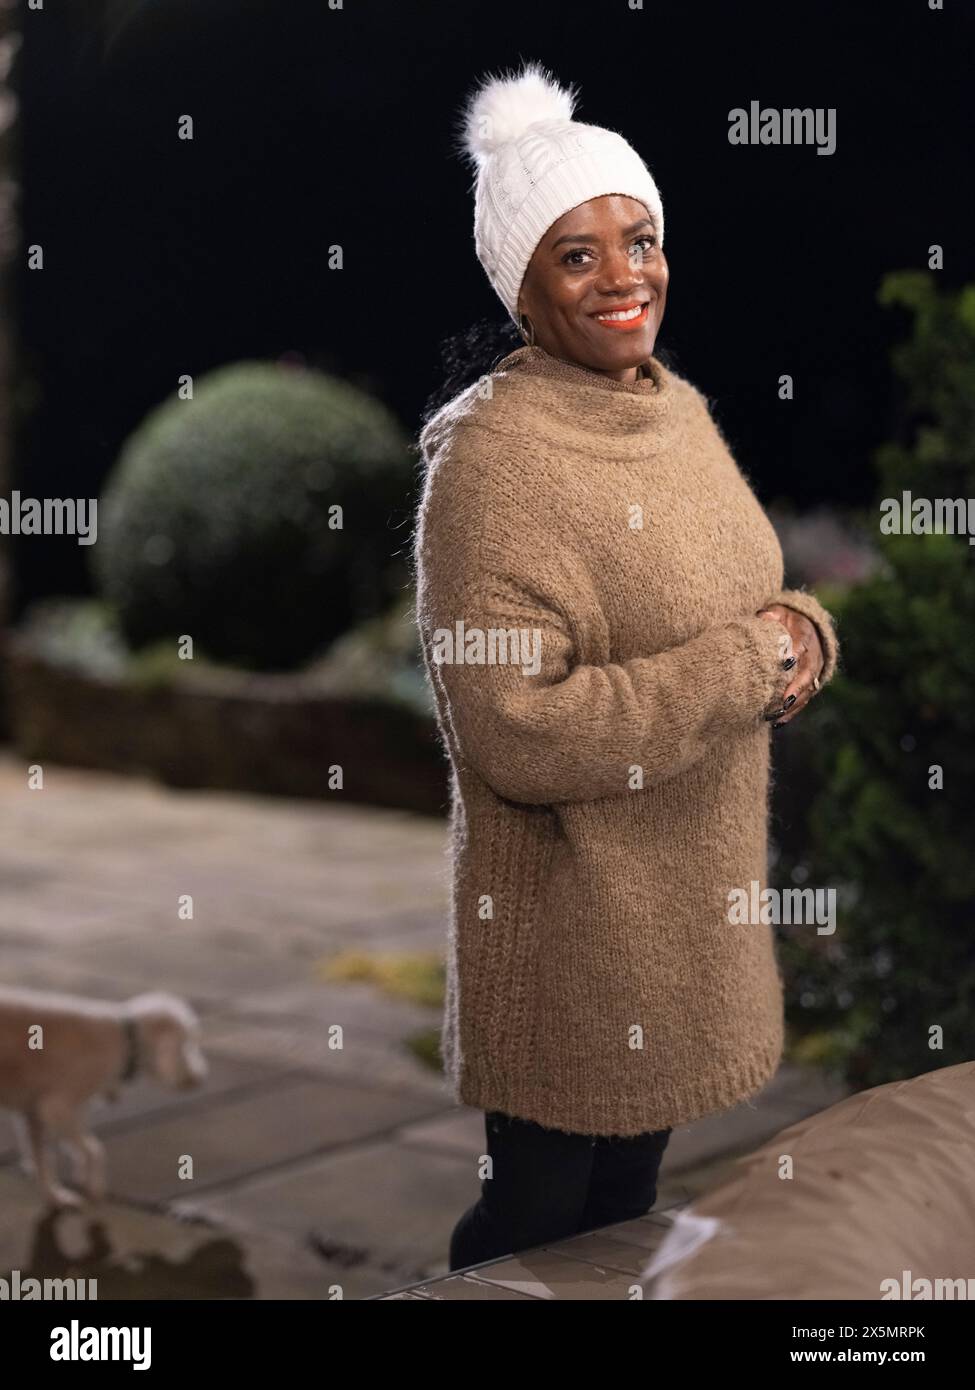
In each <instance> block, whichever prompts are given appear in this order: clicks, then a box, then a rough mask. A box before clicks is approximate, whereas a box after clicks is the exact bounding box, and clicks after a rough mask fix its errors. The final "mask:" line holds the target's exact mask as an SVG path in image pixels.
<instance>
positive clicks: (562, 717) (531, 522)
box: [417, 483, 788, 804]
mask: <svg viewBox="0 0 975 1390" xmlns="http://www.w3.org/2000/svg"><path fill="white" fill-rule="evenodd" d="M497 486H498V485H497V484H496V483H492V485H491V486H490V487H489V488H488V489H487V491H486V492H484V491H482V494H481V496H480V497H479V498H478V499H477V503H476V505H474V506H473V507H468V508H466V509H464V510H462V511H458V510H457V506H456V501H457V495H458V494H459V493H460V492H462V491H463V488H462V487H455V488H451V489H441V490H440V491H439V495H438V490H437V489H436V488H434V489H433V490H431V489H430V487H429V486H428V488H427V494H426V496H425V499H424V504H423V506H422V508H421V517H420V526H419V530H418V550H417V559H418V565H417V618H418V626H419V629H420V637H421V641H422V646H423V653H424V660H425V664H426V668H427V671H428V674H429V676H430V679H431V682H432V684H433V685H434V688H435V691H436V694H437V699H438V706H439V708H440V710H441V713H442V717H443V721H444V723H445V725H446V732H447V737H448V738H449V740H450V741H451V743H452V745H453V748H454V750H455V752H456V753H457V755H459V757H460V759H461V761H462V762H463V763H465V764H467V765H468V766H470V767H471V768H473V769H474V770H475V771H476V772H477V774H478V775H479V776H480V777H481V779H482V780H483V781H484V782H486V783H487V784H488V785H489V786H490V787H492V788H493V789H494V791H495V792H496V793H497V794H498V795H499V796H501V797H504V798H505V799H507V800H510V801H516V802H524V803H529V804H552V803H556V802H572V801H589V800H595V799H597V798H599V797H605V796H615V795H623V794H628V793H629V790H630V788H631V787H632V785H633V781H632V778H633V769H634V768H635V767H638V768H640V769H641V771H642V778H643V784H644V785H649V784H650V783H652V782H659V781H662V780H664V779H666V778H669V777H672V776H675V775H677V774H678V773H681V772H683V771H684V770H685V769H687V768H689V767H691V766H693V765H694V764H695V763H696V762H698V760H699V759H701V758H703V757H704V756H705V754H706V753H707V752H708V750H709V748H710V747H711V746H712V745H713V744H714V743H716V742H717V741H718V740H723V739H728V738H731V737H735V736H740V735H741V734H742V733H743V732H745V731H746V730H755V729H758V728H759V727H760V725H761V721H762V718H763V714H764V711H765V709H766V708H767V706H768V705H769V704H770V703H771V701H772V699H773V698H774V697H775V696H776V695H777V694H781V693H782V691H783V690H784V689H785V686H786V685H787V683H788V673H787V672H785V671H783V670H782V664H781V663H782V656H783V643H786V644H787V642H788V639H787V636H786V634H785V632H784V629H783V628H782V627H781V626H780V625H779V624H777V623H770V622H769V621H768V620H767V619H763V618H759V617H756V616H755V615H754V614H742V615H741V616H740V617H736V618H733V619H731V620H729V621H726V622H722V623H719V624H717V625H716V626H713V627H711V628H710V629H708V630H706V631H703V632H701V633H700V634H699V635H697V636H696V637H694V638H692V639H691V640H690V641H688V642H686V643H683V644H682V645H680V646H675V647H671V648H669V649H666V650H662V651H659V652H657V653H655V654H653V655H649V656H645V657H644V656H641V657H636V658H633V659H631V660H628V661H623V662H618V663H615V662H609V663H606V664H599V665H591V664H585V663H582V662H580V660H579V657H578V654H577V648H578V646H579V637H580V634H581V633H583V632H584V631H585V630H586V625H587V623H588V624H592V623H593V622H598V620H599V614H598V605H595V616H594V603H593V595H592V592H591V580H590V579H589V576H588V574H587V572H586V570H585V567H584V566H579V565H577V564H573V563H572V562H571V559H570V560H566V559H565V557H564V555H562V554H561V553H560V549H559V546H558V544H557V543H555V542H554V541H553V539H552V538H551V537H550V536H546V534H545V528H544V524H543V523H540V521H539V513H538V509H537V508H536V509H534V510H533V511H532V513H531V514H530V515H525V514H519V515H517V516H515V515H514V514H512V513H511V512H510V511H506V513H505V514H504V516H503V517H500V518H499V517H498V516H497V515H496V510H495V508H494V506H493V503H492V495H493V493H494V491H495V490H496V487H497ZM448 499H449V500H448ZM551 510H552V508H551V506H550V507H549V511H551ZM501 523H503V524H501ZM492 633H493V634H494V637H493V638H492V637H491V634H492ZM499 633H500V634H501V638H500V639H499V638H498V634H499ZM479 643H480V644H481V645H480V646H479ZM468 644H470V645H468ZM502 648H503V649H504V657H505V659H503V660H499V659H492V652H493V654H494V658H497V656H498V655H499V654H500V653H501V651H502ZM512 657H513V658H514V659H512Z"/></svg>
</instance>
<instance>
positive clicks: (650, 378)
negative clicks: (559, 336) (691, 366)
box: [497, 346, 667, 396]
mask: <svg viewBox="0 0 975 1390" xmlns="http://www.w3.org/2000/svg"><path fill="white" fill-rule="evenodd" d="M516 365H517V366H518V367H519V368H520V369H522V370H524V371H527V372H529V373H532V374H535V375H541V376H549V377H553V378H555V379H561V380H562V381H565V382H568V383H573V382H574V383H575V384H576V385H577V386H581V387H591V388H594V389H596V390H604V391H616V392H618V393H623V394H627V395H636V396H648V395H660V394H661V393H663V392H665V391H666V389H667V382H666V379H665V378H666V369H665V367H664V366H663V363H661V362H658V361H657V359H656V358H655V357H650V358H648V359H647V361H646V362H643V363H641V364H640V367H639V368H638V371H639V373H640V375H638V377H637V379H636V381H617V380H616V378H615V377H611V376H607V375H606V374H605V372H597V371H593V369H592V368H591V367H584V366H583V365H582V364H581V363H579V362H569V361H566V359H565V358H562V357H553V356H552V354H551V353H549V352H546V351H545V350H544V348H540V347H537V346H535V347H521V348H516V349H515V351H514V352H511V353H509V354H508V356H507V357H505V358H504V359H503V360H502V361H501V362H499V363H498V366H497V370H498V371H507V370H508V369H509V368H510V367H513V366H516Z"/></svg>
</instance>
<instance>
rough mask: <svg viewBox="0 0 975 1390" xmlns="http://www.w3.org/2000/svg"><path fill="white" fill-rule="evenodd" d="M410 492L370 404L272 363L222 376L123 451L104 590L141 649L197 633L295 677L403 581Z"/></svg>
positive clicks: (375, 406)
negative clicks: (294, 671)
mask: <svg viewBox="0 0 975 1390" xmlns="http://www.w3.org/2000/svg"><path fill="white" fill-rule="evenodd" d="M410 480H411V466H410V460H409V453H408V448H407V443H406V440H405V437H404V435H403V433H402V431H401V430H400V427H399V426H398V424H397V422H396V421H395V419H394V418H393V416H392V415H391V414H390V413H389V412H388V411H387V410H386V408H385V407H384V406H383V405H381V404H380V403H379V402H378V401H376V400H373V399H372V398H370V397H369V396H367V395H366V394H365V393H363V392H362V391H360V390H358V389H356V388H355V387H353V386H350V385H348V384H346V383H344V382H341V381H338V380H335V379H333V378H330V377H327V376H325V375H323V374H322V373H319V372H316V371H311V370H305V369H302V368H295V367H291V366H284V365H278V364H275V363H261V362H247V363H239V364H235V365H232V366H227V367H223V368H220V369H219V370H217V371H215V372H212V373H211V374H209V375H208V376H207V377H205V378H204V379H203V380H202V381H201V382H199V383H197V386H196V391H195V396H194V399H192V400H182V399H179V398H176V397H172V398H170V399H169V400H167V401H166V402H164V403H163V404H162V405H161V406H159V407H157V408H156V409H155V410H153V411H152V412H150V414H149V415H148V416H147V417H146V419H145V421H144V422H143V423H142V424H141V425H140V426H139V428H138V429H137V430H136V431H135V432H134V434H133V435H132V436H131V437H130V439H129V440H128V441H127V443H126V444H125V446H124V448H123V450H122V453H121V455H120V457H119V459H118V462H117V464H116V467H115V469H114V471H113V473H112V475H111V477H110V479H109V482H108V485H107V488H106V490H105V493H104V496H103V498H102V504H101V507H100V509H99V510H100V518H99V520H100V522H101V525H100V528H99V537H98V544H97V545H96V546H94V547H93V556H92V559H93V565H94V571H95V580H96V584H97V585H98V588H99V590H100V592H101V594H102V595H103V596H104V598H105V599H106V600H107V601H108V602H110V603H111V604H113V605H114V607H115V608H116V609H117V612H118V614H119V620H120V624H121V628H122V631H123V633H124V635H125V638H126V639H127V641H128V642H129V643H130V645H131V646H132V647H134V648H139V647H142V646H144V645H146V644H148V643H151V642H154V641H158V640H160V639H163V638H175V637H178V636H180V635H182V634H184V633H185V634H189V635H190V636H192V637H193V639H194V643H195V644H198V646H199V648H200V649H201V650H202V651H203V652H205V653H206V654H208V655H209V656H211V657H213V658H214V659H216V660H222V661H228V662H234V663H236V664H238V665H241V666H246V667H252V668H254V669H263V670H274V669H288V668H292V667H294V666H297V665H299V664H300V663H301V662H302V661H303V660H305V659H307V658H308V657H310V656H312V655H314V654H316V653H318V652H320V651H321V650H323V649H324V648H325V647H327V645H328V644H329V643H330V642H331V641H333V640H334V638H336V637H337V636H338V635H339V634H340V633H342V632H344V631H345V630H346V629H347V628H348V627H349V626H351V625H352V624H353V623H354V622H356V621H358V620H359V619H361V618H364V617H368V616H371V615H372V614H374V613H376V612H377V611H379V610H380V609H381V608H383V607H384V606H385V605H386V603H387V602H388V601H389V600H390V598H391V597H392V595H393V594H394V592H395V591H396V589H397V588H398V587H399V585H400V584H401V582H402V576H403V566H402V564H401V562H399V561H397V560H396V559H395V558H393V555H394V551H395V550H396V549H398V548H401V544H400V540H399V533H398V532H397V531H395V530H394V529H392V528H393V526H394V525H395V524H396V518H395V517H394V515H393V514H394V512H396V511H397V509H402V512H403V514H404V515H405V514H406V512H407V508H408V500H409V499H408V493H409V488H410ZM333 508H341V509H342V511H341V521H342V525H341V529H338V528H337V526H336V524H335V521H336V517H337V516H338V515H339V513H337V512H333V511H332V509H333Z"/></svg>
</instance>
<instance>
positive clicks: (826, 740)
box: [777, 271, 975, 1087]
mask: <svg viewBox="0 0 975 1390" xmlns="http://www.w3.org/2000/svg"><path fill="white" fill-rule="evenodd" d="M879 298H880V302H881V303H882V304H885V305H887V306H891V307H899V308H900V309H902V310H906V311H908V313H909V314H910V316H911V319H912V324H913V331H912V332H911V334H910V336H909V337H908V338H907V339H906V340H905V341H904V342H902V343H901V344H900V345H899V346H898V347H897V349H896V350H895V352H894V355H893V364H894V369H895V372H896V374H897V377H898V378H899V380H900V382H901V383H902V385H903V415H904V421H905V425H907V424H908V423H910V426H911V428H910V430H909V431H907V430H906V431H905V434H906V436H907V437H906V442H894V443H889V444H885V445H884V446H883V447H881V448H880V449H879V450H878V452H877V455H876V461H877V466H878V473H879V482H880V491H879V494H878V507H879V502H880V501H882V499H884V498H887V497H896V498H898V499H899V498H900V496H901V493H902V491H903V490H905V489H907V490H909V491H910V492H911V493H912V495H913V496H914V497H915V498H918V497H922V498H926V499H931V500H933V499H935V498H962V499H967V498H971V497H975V285H969V286H967V287H966V288H964V289H963V290H961V291H960V292H956V293H951V292H947V291H941V290H939V288H938V287H937V285H936V283H935V277H934V276H932V275H929V274H926V273H924V272H914V271H910V272H898V273H895V274H891V275H888V276H887V277H886V279H885V280H884V281H883V284H882V287H881V291H880V295H879ZM873 515H874V524H875V525H876V526H877V546H878V550H879V555H880V561H881V563H880V565H879V567H878V568H877V569H876V571H875V572H874V573H873V574H872V575H871V576H870V577H868V578H867V579H866V580H865V581H864V582H862V583H859V584H855V585H851V586H849V587H847V588H846V589H845V590H841V589H839V588H837V589H836V590H834V591H832V592H829V593H827V592H826V591H825V590H823V589H821V591H820V592H821V596H822V597H823V598H824V600H826V601H827V602H828V603H829V605H830V606H831V608H832V609H833V611H834V613H835V614H836V616H837V621H838V623H839V631H840V637H841V640H842V644H843V662H842V669H841V672H840V674H839V675H838V676H837V678H836V680H835V681H834V683H833V686H832V688H831V692H830V696H829V698H828V699H826V700H823V701H822V702H816V703H814V704H813V705H812V706H811V707H810V710H809V712H808V716H807V718H806V719H805V720H804V721H803V720H800V721H797V722H796V725H795V731H794V734H790V735H789V736H787V737H786V739H785V740H783V743H782V745H781V749H780V751H781V753H782V755H783V756H782V763H781V767H780V777H781V778H782V780H783V781H784V782H785V783H786V784H787V787H788V794H789V806H790V811H789V814H790V815H792V816H793V817H795V815H797V814H798V815H800V816H801V815H803V812H802V807H803V806H805V807H806V812H805V819H804V821H800V822H798V823H797V821H796V820H795V819H792V820H790V821H789V822H788V823H787V824H785V825H783V826H780V827H779V833H778V839H779V842H780V845H781V847H782V853H781V856H780V859H779V862H778V865H777V877H778V879H779V881H780V883H783V884H784V883H788V882H790V881H791V882H792V883H795V884H800V885H801V884H803V883H807V882H809V883H812V884H816V885H817V886H819V885H825V884H832V885H834V886H836V887H837V889H838V891H839V921H838V927H837V930H836V933H835V935H834V936H822V937H820V936H816V937H810V935H809V928H808V927H800V928H798V929H795V930H791V931H790V930H788V929H787V930H786V931H785V932H784V933H783V940H782V960H783V967H784V969H785V971H786V973H787V976H788V980H789V997H790V998H791V999H796V1000H797V1001H798V1007H796V1008H795V1009H794V1010H793V1012H792V1014H791V1016H790V1024H791V1026H792V1029H793V1048H792V1051H793V1055H794V1056H795V1057H796V1058H797V1059H799V1060H807V1061H816V1062H821V1063H826V1064H827V1065H831V1066H833V1067H835V1068H836V1069H838V1070H839V1071H840V1072H842V1074H843V1075H844V1076H845V1078H846V1079H847V1080H848V1081H850V1082H851V1083H852V1084H853V1085H854V1086H856V1087H868V1086H874V1085H879V1084H881V1083H884V1082H887V1081H891V1080H894V1079H897V1078H900V1077H905V1076H911V1075H915V1074H917V1073H920V1072H926V1071H930V1070H931V1069H932V1067H936V1066H950V1065H952V1064H954V1063H957V1062H961V1061H965V1060H968V1059H969V1058H970V1057H971V1047H972V1018H973V1017H975V855H973V853H972V847H973V844H975V796H973V792H975V739H973V734H975V702H973V699H972V690H973V688H975V645H973V643H972V641H971V635H972V631H973V619H975V549H973V548H972V547H971V546H970V545H969V544H968V537H967V535H965V534H961V535H948V534H933V535H921V534H919V535H903V534H901V535H890V536H884V535H882V534H880V532H879V515H880V514H879V510H878V511H877V512H875V513H874V514H873ZM797 792H798V793H799V794H798V795H797ZM933 1030H940V1035H939V1033H937V1032H934V1031H933ZM939 1048H940V1050H939Z"/></svg>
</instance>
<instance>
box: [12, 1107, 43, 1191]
mask: <svg viewBox="0 0 975 1390" xmlns="http://www.w3.org/2000/svg"><path fill="white" fill-rule="evenodd" d="M10 1121H11V1124H12V1125H13V1129H14V1135H15V1137H16V1140H17V1148H18V1149H19V1151H20V1159H19V1166H20V1171H21V1172H22V1173H26V1174H27V1176H28V1177H30V1178H32V1177H33V1176H34V1174H35V1173H36V1172H37V1168H36V1165H35V1163H34V1155H33V1152H32V1149H31V1142H30V1127H29V1126H28V1124H27V1118H26V1116H24V1115H22V1114H21V1113H20V1111H18V1110H11V1112H10Z"/></svg>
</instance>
